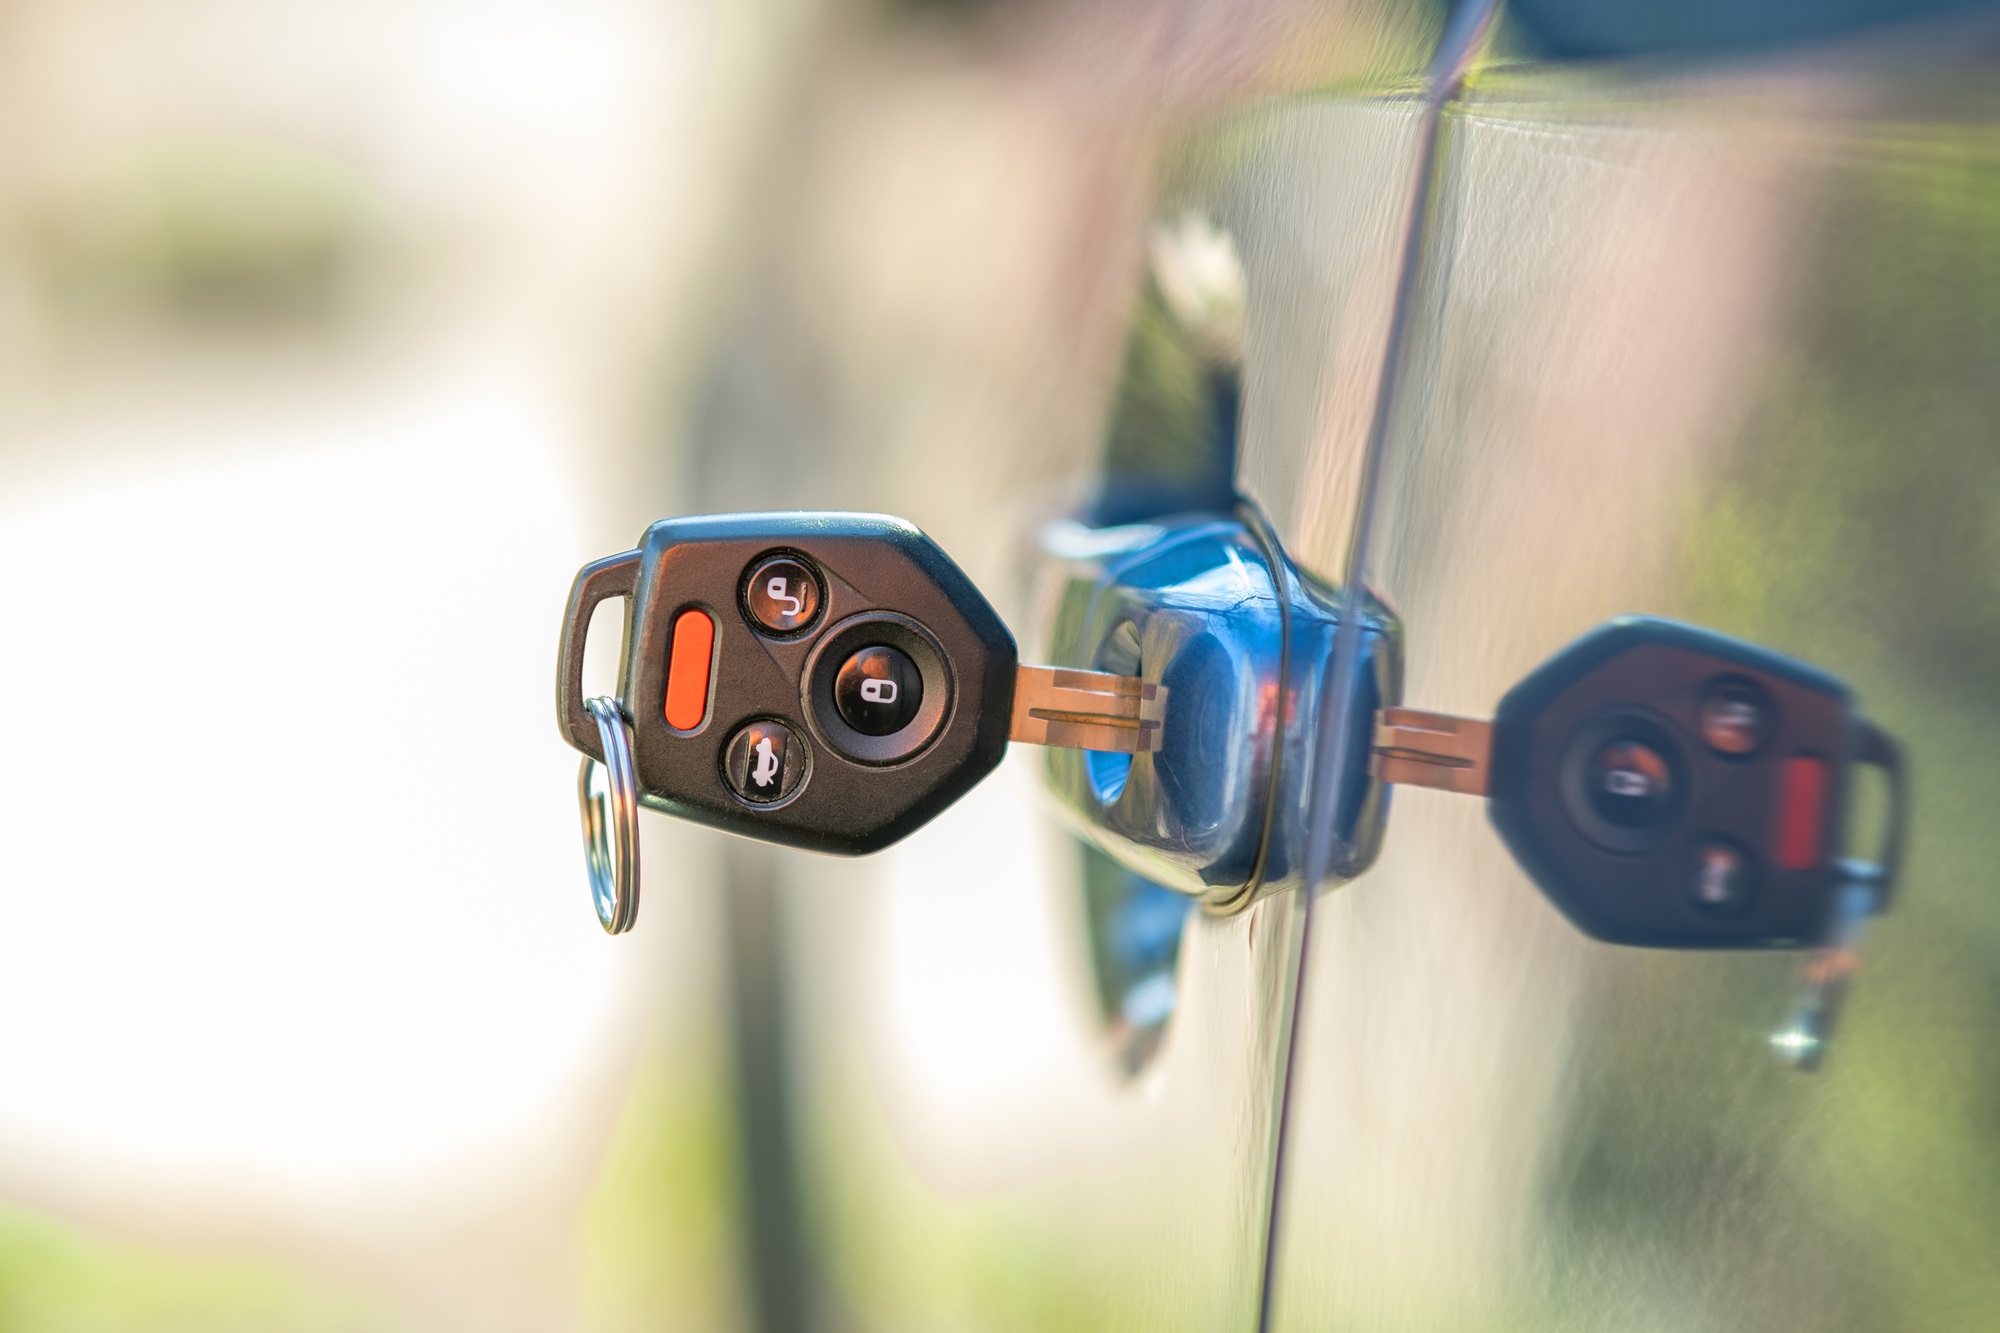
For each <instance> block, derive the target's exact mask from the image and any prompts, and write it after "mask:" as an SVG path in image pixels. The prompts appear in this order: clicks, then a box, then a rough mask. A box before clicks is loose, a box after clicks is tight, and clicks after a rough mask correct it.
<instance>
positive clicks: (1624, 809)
mask: <svg viewBox="0 0 2000 1333" xmlns="http://www.w3.org/2000/svg"><path fill="white" fill-rule="evenodd" d="M1687 773H1688V768H1687V761H1686V758H1685V752H1684V751H1683V750H1682V748H1681V746H1680V744H1679V743H1678V742H1677V741H1675V739H1674V737H1673V736H1672V735H1671V734H1670V733H1669V732H1668V730H1667V728H1666V726H1665V725H1664V724H1662V723H1661V722H1659V721H1657V720H1655V718H1654V716H1653V715H1652V714H1651V713H1649V712H1641V711H1637V710H1634V711H1620V712H1616V713H1613V714H1612V715H1610V716H1608V717H1599V718H1598V719H1597V720H1596V721H1595V722H1591V723H1589V724H1587V725H1585V726H1584V727H1582V728H1580V729H1579V730H1578V731H1577V733H1576V735H1575V736H1574V737H1573V738H1572V739H1571V741H1570V743H1569V748H1568V753H1567V755H1566V757H1565V759H1564V762H1563V771H1562V796H1563V804H1564V806H1565V807H1567V809H1568V811H1569V817H1570V822H1571V823H1572V824H1574V825H1575V826H1576V828H1577V830H1578V831H1579V832H1581V833H1582V834H1583V836H1584V837H1586V838H1588V839H1589V840H1590V841H1591V842H1593V843H1596V844H1597V845H1598V846H1599V847H1602V848H1604V849H1605V850H1606V851H1612V852H1624V853H1632V854H1636V853H1639V852H1644V851H1648V850H1650V849H1651V848H1653V847H1656V846H1658V845H1659V843H1660V842H1661V840H1662V839H1664V838H1666V837H1667V836H1668V835H1669V834H1671V833H1672V832H1673V831H1674V829H1675V826H1676V825H1678V824H1679V822H1680V819H1681V815H1682V813H1683V812H1684V811H1685V810H1686V809H1687V805H1688V796H1689V792H1688V777H1687Z"/></svg>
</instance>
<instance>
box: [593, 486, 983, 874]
mask: <svg viewBox="0 0 2000 1333" xmlns="http://www.w3.org/2000/svg"><path fill="white" fill-rule="evenodd" d="M609 597H626V598H629V599H630V601H629V606H628V610H627V613H626V619H625V639H624V643H625V648H624V657H623V661H622V663H621V666H620V669H619V681H620V698H621V699H622V701H623V708H624V712H625V715H626V718H627V720H628V721H629V725H630V729H631V741H630V744H631V751H632V769H633V772H634V774H635V775H636V786H637V800H638V803H639V804H641V805H644V806H646V807H648V808H650V809H654V810H659V811H663V812H665V813H668V814H672V815H678V816H680V817H681V818H683V819H692V820H695V821H697V822H700V823H703V824H710V825H713V826H715V827H718V828H723V829H728V830H729V831H731V832H735V833H741V834H744V835H746V836H749V837H754V838H759V839H762V840H764V841H767V842H776V843H784V844H787V845H790V846H793V847H803V848H808V849H811V850H813V851H820V852H832V853H836V854H841V855H858V854H861V853H865V852H872V851H876V850H879V849H880V848H883V847H886V846H888V845H889V844H890V843H893V842H895V841H896V840H897V839H899V838H902V837H904V836H905V835H907V834H908V833H910V832H911V831H913V830H914V829H916V828H918V827H919V826H921V825H922V824H924V823H925V822H927V821H928V820H930V819H931V818H932V817H934V816H935V815H937V814H938V813H939V812H940V811H942V810H943V809H944V808H945V807H946V806H948V805H950V804H951V803H952V802H953V801H955V800H957V799H958V798H959V797H960V796H961V795H963V794H964V793H965V792H966V791H968V790H970V789H971V788H972V787H973V786H974V785H975V784H976V783H978V782H979V780H980V779H981V778H983V777H985V776H986V775H987V773H989V772H991V771H992V769H993V768H994V767H995V766H996V765H998V764H999V762H1000V760H1001V758H1002V757H1003V756H1004V755H1005V753H1006V749H1007V740H1008V734H1009V723H1010V709H1011V707H1012V703H1013V700H1014V696H1015V681H1016V666H1017V663H1016V661H1015V648H1014V639H1013V636H1012V635H1011V634H1009V633H1008V632H1007V627H1006V625H1005V624H1004V623H1003V622H1002V621H1001V619H1000V617H999V615H998V614H997V613H996V612H995V611H994V610H993V608H992V606H991V605H989V604H988V602H987V601H986V599H985V598H984V597H983V596H981V595H980V593H979V590H978V589H977V588H975V587H974V586H973V584H972V581H971V580H970V579H968V578H966V576H965V575H964V574H963V573H962V572H960V570H959V568H958V566H957V565H955V564H953V563H952V562H951V560H950V558H949V557H947V556H946V555H945V554H944V552H943V551H941V550H939V549H938V547H937V545H936V544H935V543H934V542H932V541H931V540H930V538H928V537H926V536H925V535H924V534H923V533H922V532H920V531H918V530H917V529H916V528H915V527H913V526H911V525H910V524H908V523H905V522H903V521H902V520H901V519H896V518H889V517H886V516H884V515H876V514H816V513H793V514H733V515H719V516H708V517H699V518H679V519H668V520H666V521H664V522H660V523H655V524H654V525H653V526H652V527H651V528H649V529H647V531H646V536H645V540H644V542H643V543H642V544H641V545H640V547H639V549H638V550H635V551H627V552H625V553H624V554H622V555H615V556H612V557H610V558H608V559H605V560H599V561H597V562H595V563H594V564H591V565H588V566H586V567H585V568H584V569H583V571H582V572H581V573H580V574H579V575H578V576H577V580H576V584H575V586H574V588H573V589H572V591H571V593H570V598H569V606H568V609H567V610H566V611H565V612H564V616H563V628H562V647H561V656H560V661H559V663H558V667H557V700H556V709H557V717H558V722H559V725H560V726H561V728H562V732H563V736H564V738H565V739H566V740H568V742H569V743H570V744H571V745H572V746H574V747H576V748H577V749H579V750H581V751H583V752H584V753H585V754H587V755H590V756H591V757H592V758H594V759H597V760H599V761H602V760H603V759H604V749H603V742H602V740H601V738H600V730H599V724H598V722H597V721H596V720H595V719H594V718H593V717H592V715H591V713H590V712H589V711H588V710H587V709H586V708H585V700H584V697H583V640H584V636H585V635H586V634H587V633H588V631H589V625H590V616H591V612H592V611H593V610H594V609H595V608H596V606H597V604H598V603H599V602H601V601H603V600H604V599H606V598H609Z"/></svg>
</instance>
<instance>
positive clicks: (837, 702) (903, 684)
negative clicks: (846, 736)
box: [833, 644, 924, 736]
mask: <svg viewBox="0 0 2000 1333" xmlns="http://www.w3.org/2000/svg"><path fill="white" fill-rule="evenodd" d="M833 702H834V707H836V708H837V709H839V710H840V719H841V721H843V722H845V723H846V724H847V725H848V726H850V727H853V728H854V729H855V730H856V731H858V732H860V733H861V734H862V735H864V736H893V735H894V734H895V733H897V732H899V731H901V730H902V729H903V728H904V727H907V726H908V725H910V723H911V721H913V720H914V719H915V718H916V716H917V712H918V710H919V709H921V708H922V707H923V702H924V678H923V673H922V672H920V671H919V670H918V669H917V664H916V663H915V662H913V661H911V660H910V658H909V655H908V654H907V653H904V652H902V651H901V650H899V649H896V648H892V647H890V646H889V645H887V644H872V645H870V646H869V647H866V648H863V649H861V650H860V651H859V652H856V653H854V654H853V655H852V656H850V657H849V658H848V659H847V660H846V661H845V662H843V663H841V666H840V671H839V672H838V673H837V674H836V675H835V676H834V679H833Z"/></svg>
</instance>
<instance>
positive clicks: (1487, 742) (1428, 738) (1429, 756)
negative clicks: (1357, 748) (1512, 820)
mask: <svg viewBox="0 0 2000 1333" xmlns="http://www.w3.org/2000/svg"><path fill="white" fill-rule="evenodd" d="M1492 758H1493V724H1492V723H1491V722H1482V721H1480V720H1479V719H1477V718H1470V717H1453V716H1452V715H1451V714H1449V713H1425V712H1421V711H1419V710H1418V709H1415V708H1385V709H1383V710H1382V711H1381V712H1379V713H1377V714H1376V715H1375V753H1374V754H1373V755H1372V756H1371V757H1370V759H1369V764H1368V771H1369V772H1370V773H1372V774H1374V776H1375V777H1376V778H1378V779H1380V780H1381V781H1383V782H1388V783H1393V784H1396V785H1398V786H1405V787H1434V788H1436V789H1437V790H1439V791H1448V792H1456V793H1458V794H1459V795H1460V796H1484V795H1486V794H1487V791H1488V788H1489V786H1490V784H1491V775H1490V769H1491V766H1492Z"/></svg>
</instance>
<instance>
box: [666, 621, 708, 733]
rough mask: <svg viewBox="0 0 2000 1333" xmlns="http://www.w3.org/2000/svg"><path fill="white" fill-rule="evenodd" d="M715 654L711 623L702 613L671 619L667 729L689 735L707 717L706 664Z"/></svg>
mask: <svg viewBox="0 0 2000 1333" xmlns="http://www.w3.org/2000/svg"><path fill="white" fill-rule="evenodd" d="M714 651H715V621H714V620H713V619H711V618H710V616H709V614H708V612H706V611H683V612H681V613H680V615H679V616H677V617H675V619H674V638H673V649H672V652H671V654H670V655H669V656H668V658H667V725H668V726H670V727H672V728H673V729H674V730H675V731H693V730H694V729H695V728H696V727H698V726H700V725H701V720H702V719H703V718H704V717H707V716H708V664H709V659H710V657H711V656H713V654H714Z"/></svg>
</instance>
